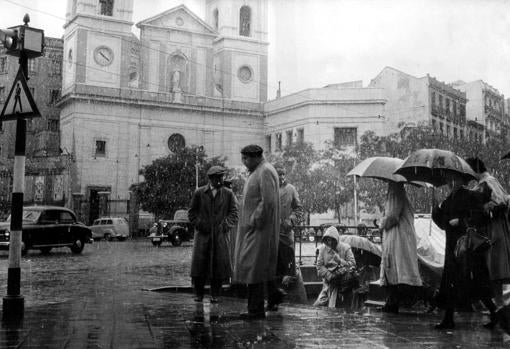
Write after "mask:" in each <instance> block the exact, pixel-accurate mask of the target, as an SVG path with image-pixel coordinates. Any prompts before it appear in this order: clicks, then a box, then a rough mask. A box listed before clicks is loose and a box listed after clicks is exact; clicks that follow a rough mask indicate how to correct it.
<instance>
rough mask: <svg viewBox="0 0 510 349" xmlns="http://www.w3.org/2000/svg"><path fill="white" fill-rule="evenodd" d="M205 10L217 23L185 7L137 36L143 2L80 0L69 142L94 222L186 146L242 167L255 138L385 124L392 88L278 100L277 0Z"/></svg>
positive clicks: (358, 130)
mask: <svg viewBox="0 0 510 349" xmlns="http://www.w3.org/2000/svg"><path fill="white" fill-rule="evenodd" d="M204 6H205V13H206V15H205V20H204V19H201V18H199V17H198V16H197V15H195V14H194V13H193V12H191V11H190V10H189V9H188V8H187V7H186V6H184V5H181V6H178V7H175V8H172V9H170V10H168V11H165V12H163V13H160V14H158V15H156V16H153V17H151V18H148V19H145V20H143V21H141V22H139V23H137V24H136V27H137V28H138V29H139V31H140V32H139V38H137V37H136V36H135V35H133V33H132V30H133V22H132V15H133V0H68V8H67V13H66V24H65V26H64V28H65V34H64V48H63V61H64V62H63V67H62V70H63V71H62V98H61V99H60V102H59V107H60V108H61V115H60V130H61V147H62V148H63V149H64V148H65V149H67V150H69V152H70V153H71V154H73V160H74V163H73V168H72V173H71V186H72V188H71V190H70V191H71V192H72V196H73V204H72V205H71V206H72V208H74V209H75V210H76V211H79V212H81V215H82V219H83V220H84V221H89V222H90V220H91V219H93V218H94V217H97V216H99V215H101V214H103V213H104V212H105V203H106V202H108V205H109V209H108V211H109V212H110V213H111V214H116V213H118V214H120V213H122V212H127V210H128V209H129V208H128V202H129V199H130V195H131V193H130V192H129V187H130V186H131V185H132V184H133V183H138V182H139V181H140V180H143V179H142V178H140V177H139V175H138V173H139V170H140V169H141V168H142V167H143V166H144V165H147V164H149V163H151V162H152V161H153V160H155V159H156V158H159V157H162V156H165V155H167V154H169V153H170V152H171V151H173V150H175V149H176V148H177V147H182V146H184V145H192V144H194V145H202V146H203V147H204V148H205V151H206V153H207V154H208V155H209V156H216V155H224V156H227V157H228V164H229V166H240V165H241V163H240V154H239V151H240V149H241V148H242V146H244V145H246V144H250V143H258V144H261V145H263V146H264V147H265V149H266V150H268V151H271V150H273V151H274V150H278V149H279V148H281V147H282V143H283V144H288V143H289V142H292V141H296V140H297V141H312V142H314V143H317V145H318V146H320V145H321V144H322V143H323V142H324V141H325V140H327V139H334V140H335V142H336V141H337V140H338V142H339V144H341V145H346V144H345V143H346V140H347V143H349V142H350V143H352V145H354V144H355V143H356V142H357V139H358V138H359V137H360V136H361V134H362V133H363V132H364V131H365V130H367V129H372V130H374V131H376V132H378V133H379V131H381V130H382V129H383V121H384V120H383V118H381V115H382V114H383V110H384V104H385V99H384V93H383V90H382V89H377V88H372V89H366V88H362V87H361V86H360V84H351V85H344V86H342V85H341V84H338V85H331V86H326V87H325V88H322V89H309V90H305V91H304V93H298V94H295V95H290V96H285V97H282V98H281V99H279V100H275V101H270V102H268V101H267V100H268V88H267V86H268V81H267V80H268V77H267V76H268V73H267V69H268V45H269V42H268V0H204ZM360 125H361V126H360ZM342 138H345V139H342Z"/></svg>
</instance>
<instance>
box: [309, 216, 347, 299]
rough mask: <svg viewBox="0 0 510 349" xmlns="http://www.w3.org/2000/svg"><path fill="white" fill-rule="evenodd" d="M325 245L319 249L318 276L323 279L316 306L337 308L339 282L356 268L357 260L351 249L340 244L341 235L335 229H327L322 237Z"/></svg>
mask: <svg viewBox="0 0 510 349" xmlns="http://www.w3.org/2000/svg"><path fill="white" fill-rule="evenodd" d="M322 242H323V244H322V245H321V246H320V247H319V256H318V258H317V274H318V275H319V277H321V278H322V290H321V292H320V294H319V296H318V297H317V300H316V301H315V303H314V306H326V305H327V306H328V307H330V308H335V307H336V302H337V298H338V296H339V295H341V294H340V292H339V290H340V288H341V286H342V285H341V284H340V282H339V280H340V279H341V278H342V276H344V275H345V274H346V273H349V272H351V271H353V270H354V269H355V268H356V260H355V259H354V254H353V253H352V251H351V247H350V246H349V245H347V244H345V243H343V242H340V235H339V234H338V231H337V229H336V228H335V227H333V226H331V227H329V228H328V229H326V232H325V233H324V236H323V237H322Z"/></svg>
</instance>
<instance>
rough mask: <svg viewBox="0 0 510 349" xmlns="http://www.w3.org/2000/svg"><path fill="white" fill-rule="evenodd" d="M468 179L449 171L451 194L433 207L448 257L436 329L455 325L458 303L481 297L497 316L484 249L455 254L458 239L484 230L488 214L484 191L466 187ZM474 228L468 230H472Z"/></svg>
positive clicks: (443, 276) (441, 288)
mask: <svg viewBox="0 0 510 349" xmlns="http://www.w3.org/2000/svg"><path fill="white" fill-rule="evenodd" d="M468 181H469V179H468V178H467V177H465V176H462V175H461V174H456V173H453V174H451V175H450V180H449V183H448V186H449V188H450V194H449V195H448V197H447V198H446V199H445V200H444V201H443V202H442V203H441V205H439V206H438V205H435V207H434V209H433V210H432V219H433V220H434V222H435V223H436V224H437V226H438V227H440V228H441V229H443V230H445V232H446V244H445V261H444V268H443V274H442V277H441V286H440V288H439V295H438V298H437V302H438V304H439V305H440V306H441V307H442V308H444V309H445V313H444V317H443V320H442V321H441V322H440V323H439V324H437V325H436V326H435V328H436V329H453V328H454V327H455V323H454V320H453V313H454V309H455V308H456V307H463V306H466V305H470V303H471V302H473V301H475V300H477V299H480V300H481V301H482V303H483V304H484V305H485V307H486V308H487V309H488V310H489V311H490V313H491V321H492V320H493V319H494V316H495V311H496V306H495V305H494V303H493V302H492V299H491V297H492V289H491V287H490V283H489V280H488V277H487V267H486V264H485V261H484V253H483V251H475V250H471V251H466V253H469V254H468V255H464V256H460V255H459V254H457V256H456V255H455V249H456V247H457V244H458V242H459V239H460V238H461V237H462V236H463V235H466V234H468V231H469V230H470V229H476V230H475V231H476V234H483V233H484V228H485V225H486V221H487V217H486V216H485V215H484V212H483V203H484V201H485V198H484V196H483V194H481V193H477V192H474V191H471V190H469V189H467V188H466V187H465V185H466V184H467V183H468ZM475 231H471V232H469V233H473V232H475Z"/></svg>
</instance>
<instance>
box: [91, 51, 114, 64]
mask: <svg viewBox="0 0 510 349" xmlns="http://www.w3.org/2000/svg"><path fill="white" fill-rule="evenodd" d="M94 61H96V63H97V64H99V65H101V66H103V67H106V66H108V65H110V64H112V62H113V51H112V49H111V48H109V47H108V46H99V47H97V48H96V49H95V50H94Z"/></svg>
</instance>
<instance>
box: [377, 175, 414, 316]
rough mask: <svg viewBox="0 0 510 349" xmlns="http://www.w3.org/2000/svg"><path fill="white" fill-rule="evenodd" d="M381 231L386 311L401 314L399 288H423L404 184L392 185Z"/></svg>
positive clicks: (410, 207)
mask: <svg viewBox="0 0 510 349" xmlns="http://www.w3.org/2000/svg"><path fill="white" fill-rule="evenodd" d="M380 230H381V231H382V233H383V243H382V256H381V272H380V280H381V285H382V286H386V287H387V288H388V291H389V297H388V299H387V301H386V304H385V306H384V307H383V309H382V310H383V311H384V312H391V313H398V308H399V297H398V291H399V285H410V286H421V285H422V280H421V277H420V272H419V270H418V255H417V252H416V249H417V248H416V232H415V230H414V213H413V208H412V206H411V203H410V202H409V199H408V198H407V195H406V192H405V189H404V184H403V183H396V182H389V184H388V195H387V198H386V205H385V215H384V218H383V219H382V221H381V225H380Z"/></svg>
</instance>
